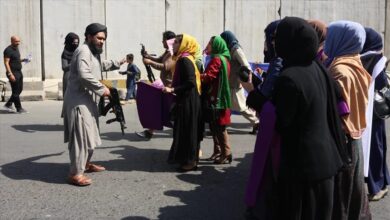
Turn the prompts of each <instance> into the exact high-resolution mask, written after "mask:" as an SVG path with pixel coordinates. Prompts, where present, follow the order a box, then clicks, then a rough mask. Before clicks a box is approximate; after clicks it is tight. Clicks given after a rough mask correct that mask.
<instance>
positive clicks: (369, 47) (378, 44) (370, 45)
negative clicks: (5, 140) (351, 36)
mask: <svg viewBox="0 0 390 220" xmlns="http://www.w3.org/2000/svg"><path fill="white" fill-rule="evenodd" d="M364 30H365V31H366V41H365V43H364V46H363V50H362V52H360V53H365V52H367V51H380V50H382V49H383V42H382V37H381V35H380V34H379V33H378V32H376V31H375V30H374V29H372V28H368V27H366V28H364Z"/></svg>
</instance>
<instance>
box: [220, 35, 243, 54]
mask: <svg viewBox="0 0 390 220" xmlns="http://www.w3.org/2000/svg"><path fill="white" fill-rule="evenodd" d="M220 36H221V37H222V39H223V40H225V42H226V45H227V46H228V48H229V50H230V51H233V50H235V49H237V48H239V47H240V44H238V40H237V38H236V36H234V34H233V32H231V31H224V32H222V33H221V34H220Z"/></svg>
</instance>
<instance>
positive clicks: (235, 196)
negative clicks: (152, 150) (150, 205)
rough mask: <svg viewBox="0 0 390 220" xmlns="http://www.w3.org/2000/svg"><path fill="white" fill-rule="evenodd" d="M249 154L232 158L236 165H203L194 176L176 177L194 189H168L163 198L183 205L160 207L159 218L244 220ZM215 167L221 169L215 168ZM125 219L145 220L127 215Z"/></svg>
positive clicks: (170, 219)
mask: <svg viewBox="0 0 390 220" xmlns="http://www.w3.org/2000/svg"><path fill="white" fill-rule="evenodd" d="M251 158H252V153H251V154H246V155H245V157H244V158H240V159H235V161H238V165H237V166H229V165H215V166H214V165H213V166H207V165H206V164H204V163H203V164H202V165H201V166H200V167H199V168H198V171H201V172H200V174H199V172H198V171H197V172H196V173H186V174H180V175H178V176H177V178H179V179H180V180H182V181H184V182H187V183H191V184H194V185H196V187H195V189H194V190H190V191H184V190H168V191H166V192H165V193H164V194H165V195H166V196H171V197H176V198H178V199H180V202H181V203H183V205H179V206H166V207H161V208H160V215H159V216H158V219H169V220H175V219H178V220H182V219H199V220H205V219H213V220H214V219H245V218H244V213H245V204H244V193H245V188H246V184H247V181H248V175H249V167H250V163H251ZM218 166H220V167H223V168H222V170H220V169H216V168H217V167H218ZM126 219H148V218H146V217H140V216H128V217H126V218H123V220H126Z"/></svg>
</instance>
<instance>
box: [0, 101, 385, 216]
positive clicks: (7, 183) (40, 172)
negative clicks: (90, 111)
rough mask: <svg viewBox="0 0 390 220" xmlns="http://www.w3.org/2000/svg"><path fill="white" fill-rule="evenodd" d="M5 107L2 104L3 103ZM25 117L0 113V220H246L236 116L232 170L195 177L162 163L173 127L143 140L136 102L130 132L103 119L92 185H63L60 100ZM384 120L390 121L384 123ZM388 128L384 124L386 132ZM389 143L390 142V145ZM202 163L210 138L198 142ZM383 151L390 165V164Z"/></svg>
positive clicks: (246, 141)
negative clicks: (97, 169) (139, 134)
mask: <svg viewBox="0 0 390 220" xmlns="http://www.w3.org/2000/svg"><path fill="white" fill-rule="evenodd" d="M0 104H1V105H3V103H0ZM23 106H24V107H25V108H26V109H27V110H28V111H29V112H30V113H29V114H9V113H6V112H5V111H0V219H1V220H3V219H140V220H142V219H181V220H183V219H202V220H203V219H244V211H245V205H244V202H243V199H244V192H245V186H246V182H247V179H248V175H249V167H250V164H251V158H252V152H253V146H254V143H255V138H256V137H255V136H254V135H250V134H248V132H249V131H250V130H251V128H250V125H249V124H248V123H247V121H245V119H244V118H243V117H241V116H233V117H232V121H233V123H232V126H231V127H230V128H229V134H230V141H231V145H232V149H233V156H234V159H233V163H232V164H231V165H213V164H210V163H206V162H202V163H201V164H200V166H199V169H198V170H197V171H192V172H189V173H185V174H182V173H178V172H176V166H174V165H169V164H167V163H166V159H167V156H168V152H169V148H170V145H171V142H172V138H171V134H172V130H171V129H166V130H164V131H161V132H158V133H156V135H155V136H154V137H153V138H152V139H151V140H150V141H144V140H142V139H141V138H139V137H137V136H136V135H135V134H134V132H135V131H141V130H142V127H141V125H140V123H139V122H138V115H137V110H136V107H135V104H127V105H125V106H124V111H125V117H126V122H127V129H126V133H125V135H124V136H122V135H121V132H120V127H119V124H118V123H112V124H108V125H107V124H105V120H107V119H109V118H112V117H114V116H113V114H111V115H109V116H108V117H106V118H101V119H100V123H101V137H102V141H103V144H102V145H101V146H100V147H98V148H97V149H96V150H95V153H94V156H93V162H95V163H97V164H100V165H103V166H105V167H106V168H107V171H105V172H101V173H91V174H87V175H88V176H89V177H91V178H92V180H93V184H92V185H90V186H87V187H76V186H72V185H69V184H67V183H66V177H67V173H68V165H69V164H68V163H69V157H68V150H67V145H66V144H64V143H63V122H62V119H61V118H60V114H61V106H62V102H61V101H53V100H48V101H40V102H24V103H23ZM388 122H389V121H388ZM389 127H390V125H389V126H388V128H389ZM388 143H390V142H388ZM202 150H203V155H204V156H203V157H207V156H209V155H210V154H211V153H212V140H211V138H210V137H207V138H205V140H204V141H203V142H202ZM389 158H390V155H389V152H388V157H387V159H388V164H390V163H389ZM370 207H371V211H372V213H373V219H375V220H377V219H378V220H389V219H390V215H389V213H388V212H389V210H390V209H389V208H390V196H387V197H386V198H385V199H383V200H381V201H380V202H373V203H370Z"/></svg>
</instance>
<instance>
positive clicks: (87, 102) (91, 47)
mask: <svg viewBox="0 0 390 220" xmlns="http://www.w3.org/2000/svg"><path fill="white" fill-rule="evenodd" d="M106 37H107V27H106V26H104V25H102V24H99V23H92V24H90V25H88V26H87V28H86V30H85V42H84V44H83V45H82V46H80V47H79V48H78V49H77V50H76V51H75V52H74V54H73V58H72V60H71V64H70V74H69V78H68V87H67V89H66V92H65V96H64V105H63V112H64V136H65V137H64V140H65V142H68V148H69V157H70V171H69V177H68V182H69V183H71V184H74V185H77V186H87V185H90V184H91V183H92V180H91V179H90V178H89V177H87V176H85V175H84V172H100V171H104V170H105V168H104V167H102V166H99V165H95V164H92V163H91V162H90V160H91V157H92V154H93V150H94V148H95V147H96V146H97V145H100V144H101V139H100V134H99V128H98V116H99V113H98V108H97V103H96V102H95V101H94V97H96V95H97V96H110V90H109V89H108V88H107V87H106V86H104V85H103V84H102V83H100V82H99V80H98V79H97V78H96V76H99V75H101V71H102V70H103V71H110V70H115V69H119V67H120V65H121V64H123V63H124V62H125V61H126V59H122V60H121V61H113V60H103V61H100V54H101V53H102V52H103V45H104V42H105V40H106ZM95 100H96V99H95Z"/></svg>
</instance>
